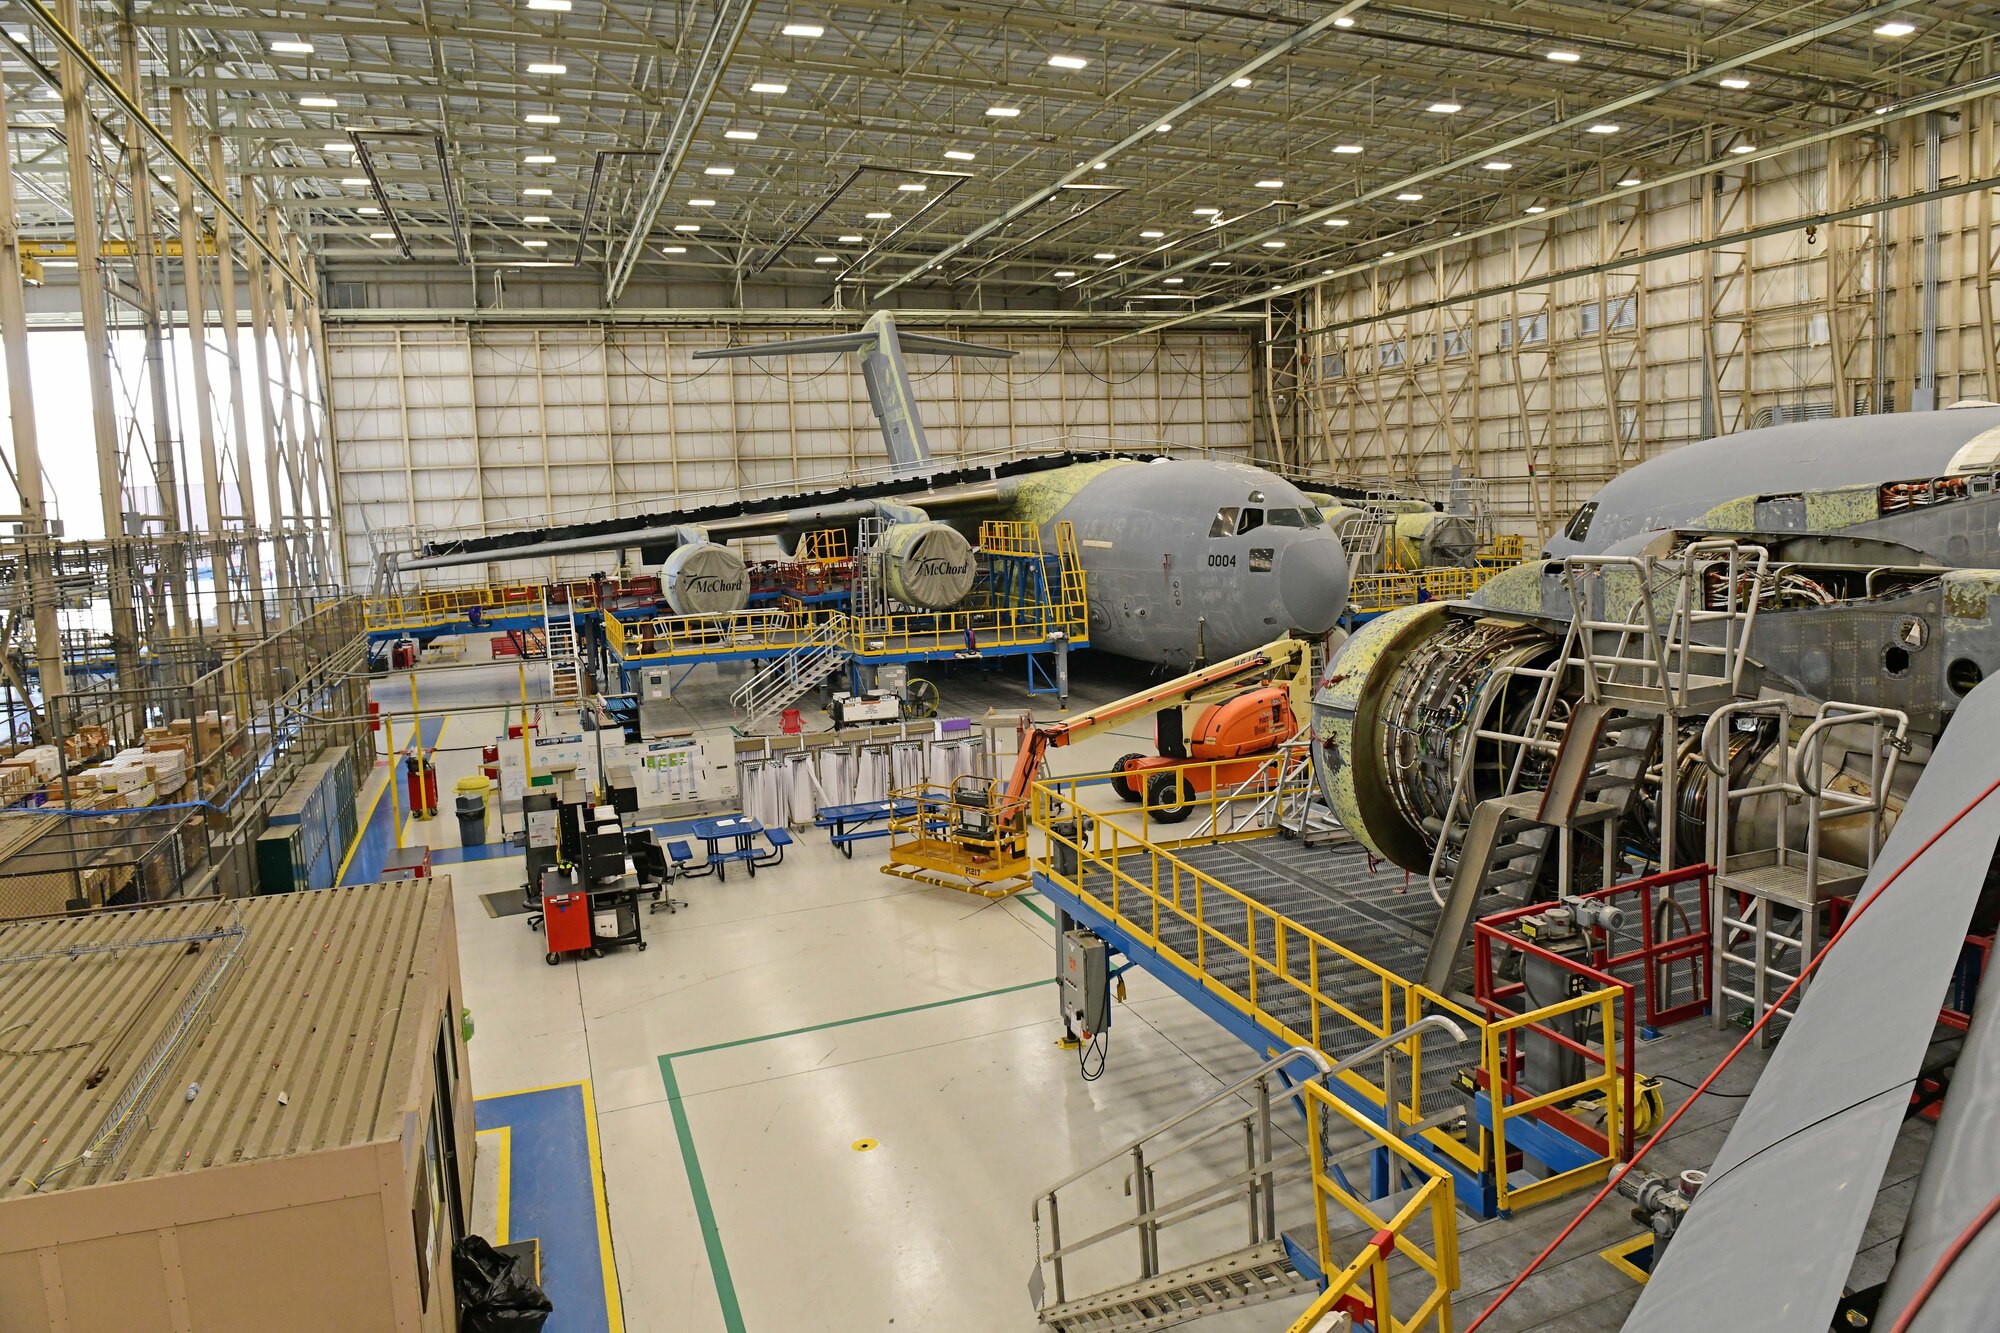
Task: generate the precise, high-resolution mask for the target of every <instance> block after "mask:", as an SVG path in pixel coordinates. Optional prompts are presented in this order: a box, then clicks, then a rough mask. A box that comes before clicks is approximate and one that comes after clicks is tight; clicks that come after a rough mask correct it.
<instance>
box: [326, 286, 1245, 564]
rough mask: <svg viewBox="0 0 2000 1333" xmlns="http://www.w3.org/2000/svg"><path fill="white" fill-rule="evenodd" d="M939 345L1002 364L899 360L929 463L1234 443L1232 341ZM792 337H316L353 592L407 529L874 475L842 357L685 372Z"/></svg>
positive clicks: (585, 560) (407, 329)
mask: <svg viewBox="0 0 2000 1333" xmlns="http://www.w3.org/2000/svg"><path fill="white" fill-rule="evenodd" d="M938 331H939V332H941V333H943V334H945V335H946V336H950V337H959V338H965V339H968V340H971V341H976V342H985V343H992V344H996V345H1000V346H1005V347H1009V348H1012V349H1013V350H1014V351H1015V352H1016V355H1015V357H1014V358H1013V359H1012V360H1009V361H991V360H970V359H966V360H960V359H952V360H944V361H941V360H939V359H937V358H934V357H912V358H911V359H910V371H911V379H912V381H913V382H914V385H915V388H916V391H917V395H918V399H919V408H918V410H919V413H920V415H921V417H922V420H923V422H924V426H925V430H926V431H927V432H928V434H929V436H930V440H931V449H932V452H933V454H934V455H936V456H938V457H941V458H946V459H950V458H955V457H961V456H966V455H978V454H992V453H994V452H996V451H1001V450H1006V449H1009V448H1013V449H1017V450H1023V451H1046V450H1053V449H1059V448H1062V447H1065V446H1068V447H1072V448H1100V447H1104V446H1106V445H1108V444H1114V443H1115V444H1118V445H1123V446H1129V447H1158V446H1161V445H1171V446H1174V447H1177V448H1185V449H1205V450H1210V451H1214V452H1216V453H1219V454H1224V455H1230V454H1234V455H1239V456H1245V457H1247V456H1248V455H1249V454H1250V452H1251V450H1252V443H1253V435H1254V432H1253V428H1252V424H1251V377H1252V374H1253V362H1252V340H1251V337H1250V335H1249V334H1248V333H1247V332H1241V331H1238V332H1228V333H1168V334H1160V335H1153V336H1149V337H1148V338H1146V339H1143V340H1141V339H1135V340H1132V341H1129V342H1124V343H1118V344H1115V345H1112V346H1110V347H1097V346H1094V345H1093V344H1095V343H1097V342H1099V341H1101V335H1099V334H1096V333H1093V332H1091V331H1089V330H1082V329H1070V330H1066V331H1063V332H1026V331H1021V330H1018V329H1003V330H982V329H979V328H976V327H961V328H953V329H941V330H938ZM788 336H790V337H796V336H798V333H797V330H795V329H794V330H785V329H771V330H760V329H754V328H743V329H738V330H733V331H731V330H721V329H712V330H711V329H700V328H680V327H677V328H658V327H653V328H647V327H640V326H618V325H610V326H575V325H554V324H551V325H546V326H541V325H535V326H520V325H492V326H481V325H466V324H420V323H411V324H392V325H374V324H367V325H350V326H339V325H330V326H329V327H328V330H327V358H328V380H329V391H330V395H331V397H330V401H331V404H332V414H331V415H332V421H333V457H334V463H335V467H336V469H337V471H338V475H339V494H340V497H341V522H342V533H343V536H344V540H345V543H346V554H347V559H348V568H349V569H350V570H352V571H354V577H355V578H356V579H361V578H364V577H365V574H364V571H366V570H367V569H368V568H369V566H370V562H371V560H372V557H373V554H374V544H373V542H374V540H378V539H379V540H391V541H399V540H406V539H407V536H408V534H409V533H410V532H411V531H412V529H416V530H421V531H422V532H423V533H425V534H426V535H436V534H439V533H446V532H475V533H476V532H486V531H493V530H502V529H506V528H512V527H518V526H522V525H524V524H538V523H543V522H549V521H575V520H581V519H586V518H611V517H616V516H618V515H621V514H629V513H637V512H644V511H647V510H653V509H658V508H660V507H662V506H663V505H664V504H665V503H666V502H667V501H668V500H670V499H671V498H672V497H676V496H679V497H682V498H685V499H693V498H696V497H702V498H706V499H714V498H726V497H727V496H729V495H735V494H741V493H742V492H744V491H746V490H752V489H760V488H768V487H789V486H791V485H793V484H803V483H813V482H819V483H822V484H823V483H825V482H828V481H832V480H837V479H839V478H841V477H843V476H845V475H847V474H849V473H851V472H852V471H853V470H855V469H857V468H876V467H880V466H881V465H882V463H883V461H884V460H883V456H882V447H881V438H880V436H879V434H878V433H877V430H876V427H875V421H874V417H873V415H872V414H871V413H870V411H869V407H868V393H867V388H866V386H865V385H864V384H863V383H862V379H861V375H860V372H859V370H858V368H856V367H855V365H854V364H853V361H852V359H851V358H847V357H842V358H834V357H811V358H801V359H798V360H784V359H778V358H772V359H769V360H749V361H696V360H694V359H693V357H694V353H695V352H697V351H699V350H701V349H703V348H708V347H721V346H726V345H728V344H729V343H731V342H740V343H755V342H770V341H778V340H780V339H783V338H785V337H788ZM371 534H374V536H373V537H371ZM603 565H604V558H603V557H602V556H584V557H576V558H573V559H571V560H570V561H567V562H564V563H561V564H559V565H557V566H556V568H555V569H553V570H551V571H549V572H551V573H560V574H569V573H580V572H587V571H588V570H591V569H596V568H602V567H603ZM447 572H448V571H447ZM508 573H509V576H518V577H523V578H526V577H533V576H534V573H535V571H531V570H529V569H528V568H526V567H525V566H518V565H517V566H514V567H512V568H511V569H510V570H509V571H508ZM468 576H470V575H468ZM447 581H449V580H447Z"/></svg>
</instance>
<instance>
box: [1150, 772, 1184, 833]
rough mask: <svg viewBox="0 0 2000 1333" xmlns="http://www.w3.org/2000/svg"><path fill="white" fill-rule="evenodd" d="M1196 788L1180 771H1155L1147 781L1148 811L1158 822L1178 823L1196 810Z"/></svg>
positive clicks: (1154, 820) (1155, 821)
mask: <svg viewBox="0 0 2000 1333" xmlns="http://www.w3.org/2000/svg"><path fill="white" fill-rule="evenodd" d="M1193 800H1194V789H1193V788H1191V787H1189V786H1188V784H1187V779H1186V778H1183V777H1182V776H1181V775H1180V774H1179V773H1155V774H1154V775H1153V776H1152V778H1151V779H1150V780H1149V781H1148V782H1147V783H1146V804H1147V805H1149V806H1151V807H1152V808H1151V809H1150V810H1148V811H1147V812H1146V813H1147V814H1148V815H1149V816H1150V817H1151V818H1152V820H1153V822H1154V823H1156V824H1178V823H1180V822H1181V821H1182V820H1183V819H1186V818H1187V817H1188V816H1189V815H1190V814H1192V813H1193V812H1194V806H1193V805H1192V804H1191V802H1192V801H1193Z"/></svg>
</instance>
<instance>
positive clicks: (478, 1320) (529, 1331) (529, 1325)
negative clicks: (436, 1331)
mask: <svg viewBox="0 0 2000 1333" xmlns="http://www.w3.org/2000/svg"><path fill="white" fill-rule="evenodd" d="M451 1276H452V1283H453V1285H454V1287H455V1288H456V1289H457V1292H458V1328H459V1333H541V1327H542V1325H543V1324H544V1323H545V1322H547V1320H548V1317H549V1315H550V1313H551V1312H552V1311H553V1310H554V1309H555V1306H554V1305H552V1304H550V1303H549V1298H548V1297H547V1296H546V1295H545V1294H543V1292H542V1289H541V1288H540V1287H538V1286H536V1285H535V1280H534V1279H533V1278H531V1277H529V1276H528V1274H527V1272H526V1270H525V1269H524V1268H523V1267H522V1265H521V1261H520V1260H519V1259H518V1258H516V1257H514V1256H513V1255H509V1254H502V1253H500V1251H498V1250H496V1249H494V1248H493V1246H492V1245H491V1244H489V1243H488V1242H487V1240H486V1238H485V1237H483V1236H467V1237H466V1238H465V1239H464V1240H461V1241H460V1242H459V1243H458V1244H456V1245H454V1246H452V1247H451Z"/></svg>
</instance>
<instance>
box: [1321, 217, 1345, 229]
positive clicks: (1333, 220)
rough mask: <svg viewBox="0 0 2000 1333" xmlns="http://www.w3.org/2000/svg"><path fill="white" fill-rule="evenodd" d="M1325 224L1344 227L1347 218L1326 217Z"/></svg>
mask: <svg viewBox="0 0 2000 1333" xmlns="http://www.w3.org/2000/svg"><path fill="white" fill-rule="evenodd" d="M1326 225H1327V226H1329V227H1345V226H1346V225H1347V219H1346V218H1328V219H1327V220H1326Z"/></svg>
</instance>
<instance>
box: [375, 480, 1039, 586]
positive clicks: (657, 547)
mask: <svg viewBox="0 0 2000 1333" xmlns="http://www.w3.org/2000/svg"><path fill="white" fill-rule="evenodd" d="M866 489H869V490H874V491H880V492H882V493H881V494H873V495H866V496H861V495H851V494H850V495H846V496H841V495H837V494H829V495H827V496H825V497H824V498H819V499H815V497H803V496H801V497H774V498H773V499H772V500H769V501H765V502H760V503H758V504H757V505H755V506H754V507H746V506H744V505H707V506H700V507H697V508H693V509H688V510H683V511H681V512H678V513H671V512H669V513H658V514H645V515H639V516H635V517H633V518H629V519H612V520H605V521H603V522H599V523H586V524H571V525H566V526H563V527H552V528H535V529H529V530H526V531H523V532H510V533H499V534H496V535H494V536H490V537H470V538H465V539H462V540H459V541H452V542H432V543H429V544H427V545H426V546H425V547H424V548H423V550H422V551H421V552H420V553H418V555H417V556H416V557H415V558H413V559H403V560H399V561H397V566H396V567H397V568H398V569H400V570H404V571H411V572H414V571H419V570H426V569H448V568H451V567H454V566H462V565H484V564H493V563H499V562H503V561H509V560H541V559H547V558H548V557H551V556H558V555H584V554H588V553H590V552H593V551H629V550H638V551H643V552H645V553H646V554H645V556H644V557H643V558H644V559H645V560H646V561H647V563H654V562H656V561H658V560H661V559H664V558H665V556H666V555H667V553H669V552H671V551H672V550H673V549H674V548H675V547H677V546H679V545H680V544H681V543H682V542H684V541H686V540H687V538H688V534H689V533H690V532H691V531H693V530H696V529H699V530H701V531H703V532H705V533H707V535H708V536H709V537H710V538H712V539H714V540H717V541H733V540H739V539H745V538H751V537H770V536H775V535H777V534H778V533H782V532H810V531H812V530H813V529H815V528H837V527H846V526H849V525H851V524H856V523H859V522H860V521H861V520H862V519H864V518H867V517H869V516H871V515H874V514H879V513H882V512H884V510H885V508H892V507H896V506H905V507H910V508H916V509H921V510H923V511H924V512H925V513H926V514H929V515H932V516H933V517H935V516H939V515H942V514H951V515H953V516H957V517H971V516H974V515H976V514H977V513H978V511H979V510H980V509H982V508H988V509H994V510H997V509H998V508H999V506H1000V501H1001V487H1000V485H999V483H998V482H997V481H994V480H985V481H979V482H968V483H961V484H957V485H947V486H941V487H936V488H933V489H929V490H910V489H908V488H907V484H906V483H899V484H898V488H891V487H871V488H866Z"/></svg>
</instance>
